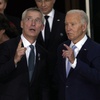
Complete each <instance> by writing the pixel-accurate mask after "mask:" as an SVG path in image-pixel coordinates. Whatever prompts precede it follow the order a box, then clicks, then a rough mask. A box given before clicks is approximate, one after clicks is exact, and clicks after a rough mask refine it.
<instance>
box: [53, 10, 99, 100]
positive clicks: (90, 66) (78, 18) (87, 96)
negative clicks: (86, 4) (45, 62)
mask: <svg viewBox="0 0 100 100" xmlns="http://www.w3.org/2000/svg"><path fill="white" fill-rule="evenodd" d="M87 25H88V17H87V15H86V13H85V12H84V11H82V10H77V9H76V10H70V11H68V12H67V14H66V17H65V30H66V34H67V36H68V39H69V40H68V41H66V42H64V43H62V44H61V45H60V46H59V48H58V52H57V55H58V61H57V66H56V69H55V70H56V71H55V77H54V83H55V86H54V87H55V88H56V89H57V93H58V100H100V98H99V95H100V92H99V87H100V44H98V43H96V42H94V41H93V40H92V39H91V38H90V37H88V36H87V35H86V32H87ZM73 45H74V46H75V49H74V50H73V49H72V48H73Z"/></svg>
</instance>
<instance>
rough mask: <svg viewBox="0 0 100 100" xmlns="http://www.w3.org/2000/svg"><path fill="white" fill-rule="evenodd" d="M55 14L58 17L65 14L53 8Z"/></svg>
mask: <svg viewBox="0 0 100 100" xmlns="http://www.w3.org/2000/svg"><path fill="white" fill-rule="evenodd" d="M55 16H58V17H59V18H64V19H65V14H64V13H62V12H59V11H57V10H55Z"/></svg>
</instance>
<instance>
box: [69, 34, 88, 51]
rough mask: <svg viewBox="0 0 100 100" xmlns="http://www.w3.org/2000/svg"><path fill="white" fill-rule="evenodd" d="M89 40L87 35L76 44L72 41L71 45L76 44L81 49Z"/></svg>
mask: <svg viewBox="0 0 100 100" xmlns="http://www.w3.org/2000/svg"><path fill="white" fill-rule="evenodd" d="M86 40H87V36H86V35H85V36H84V37H83V38H82V39H81V40H80V41H79V42H77V43H76V44H74V43H73V42H72V41H71V44H70V47H72V46H73V45H75V46H76V47H77V48H78V49H79V50H80V49H81V47H82V46H83V44H84V43H85V42H86Z"/></svg>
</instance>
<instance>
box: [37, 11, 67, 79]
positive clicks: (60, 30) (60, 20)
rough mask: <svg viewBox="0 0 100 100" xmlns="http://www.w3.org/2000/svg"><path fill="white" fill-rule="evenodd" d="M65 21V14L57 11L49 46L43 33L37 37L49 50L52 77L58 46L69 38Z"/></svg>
mask: <svg viewBox="0 0 100 100" xmlns="http://www.w3.org/2000/svg"><path fill="white" fill-rule="evenodd" d="M64 21H65V14H62V13H60V12H58V11H55V14H54V19H53V25H52V30H51V33H50V37H49V42H48V46H47V47H46V46H45V43H44V41H43V38H42V34H41V33H40V34H39V37H38V39H37V42H38V43H39V44H41V45H42V46H44V47H45V48H46V49H47V50H48V66H49V73H50V78H51V77H52V75H53V73H54V68H55V65H56V61H57V48H58V46H59V45H60V44H61V43H62V42H64V41H66V40H67V36H66V33H65V24H64Z"/></svg>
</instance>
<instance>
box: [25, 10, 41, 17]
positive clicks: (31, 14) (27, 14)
mask: <svg viewBox="0 0 100 100" xmlns="http://www.w3.org/2000/svg"><path fill="white" fill-rule="evenodd" d="M28 16H32V17H41V16H42V15H41V13H40V12H38V11H35V10H34V11H28V12H27V13H26V17H28Z"/></svg>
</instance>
